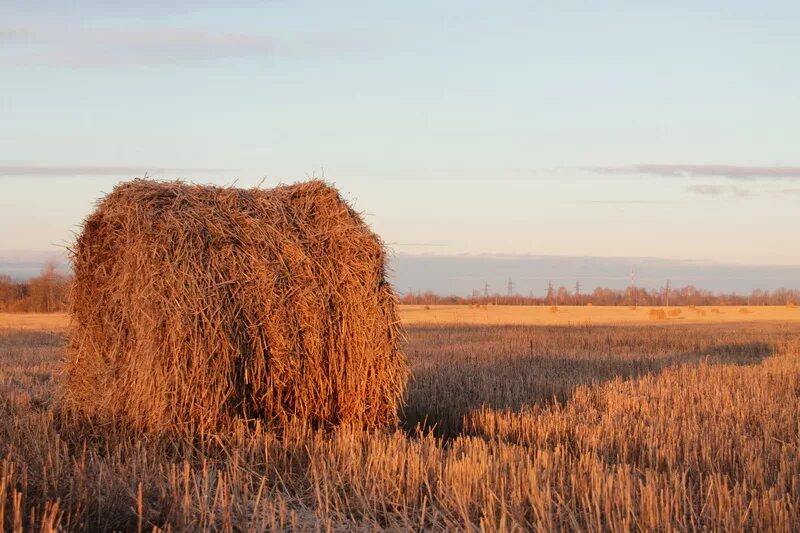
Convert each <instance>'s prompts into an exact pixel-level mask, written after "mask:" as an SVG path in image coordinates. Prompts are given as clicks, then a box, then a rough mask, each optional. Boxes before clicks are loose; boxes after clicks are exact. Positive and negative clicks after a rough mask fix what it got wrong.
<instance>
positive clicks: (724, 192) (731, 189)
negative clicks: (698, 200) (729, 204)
mask: <svg viewBox="0 0 800 533" xmlns="http://www.w3.org/2000/svg"><path fill="white" fill-rule="evenodd" d="M686 192H688V193H691V194H699V195H702V196H735V197H737V198H745V197H748V196H753V195H754V192H753V191H750V190H748V189H743V188H742V187H737V186H735V185H709V184H701V185H690V186H688V187H687V188H686Z"/></svg>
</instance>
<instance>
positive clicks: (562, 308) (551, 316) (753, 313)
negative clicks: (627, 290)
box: [400, 305, 800, 325]
mask: <svg viewBox="0 0 800 533" xmlns="http://www.w3.org/2000/svg"><path fill="white" fill-rule="evenodd" d="M658 310H664V312H665V313H666V315H667V316H666V317H665V318H664V319H663V322H664V323H680V324H705V323H726V322H772V321H778V322H800V311H798V308H797V307H793V306H782V305H781V306H777V305H776V306H751V307H744V308H741V310H743V311H742V312H740V308H739V307H720V306H714V307H699V306H698V307H691V308H690V307H642V306H638V307H635V308H629V307H626V306H570V305H559V306H557V307H555V306H552V307H551V306H524V305H481V306H469V305H429V306H425V305H403V306H400V318H401V319H402V321H403V323H405V324H487V325H489V324H494V325H511V324H516V325H570V324H594V325H601V324H646V323H648V322H652V320H653V318H652V315H651V311H655V312H658Z"/></svg>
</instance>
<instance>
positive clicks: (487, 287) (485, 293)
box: [483, 281, 489, 298]
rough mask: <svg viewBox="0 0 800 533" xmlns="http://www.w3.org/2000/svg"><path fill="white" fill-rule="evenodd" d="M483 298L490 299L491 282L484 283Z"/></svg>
mask: <svg viewBox="0 0 800 533" xmlns="http://www.w3.org/2000/svg"><path fill="white" fill-rule="evenodd" d="M483 297H484V298H488V297H489V282H488V281H485V282H483Z"/></svg>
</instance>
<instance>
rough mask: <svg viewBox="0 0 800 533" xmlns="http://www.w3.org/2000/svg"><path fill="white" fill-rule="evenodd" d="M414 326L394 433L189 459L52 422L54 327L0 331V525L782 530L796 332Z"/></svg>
mask: <svg viewBox="0 0 800 533" xmlns="http://www.w3.org/2000/svg"><path fill="white" fill-rule="evenodd" d="M433 311H435V310H430V311H429V310H420V311H416V310H409V309H404V310H403V318H404V320H406V321H407V322H410V323H411V324H410V325H408V326H407V328H406V329H407V331H406V335H407V341H406V346H405V350H406V352H407V354H408V357H409V360H410V363H411V368H412V372H413V378H412V381H411V383H410V387H409V391H408V398H407V405H406V407H405V409H404V410H403V413H402V415H401V424H402V427H401V428H398V430H396V431H389V432H385V431H364V430H360V429H355V428H347V427H343V428H339V429H337V430H334V431H330V432H324V431H319V430H312V429H310V428H309V427H307V426H304V425H302V424H296V425H294V426H291V427H290V428H289V429H287V430H285V431H284V432H283V433H282V434H280V435H277V434H274V433H272V432H269V431H267V430H265V429H264V428H263V427H261V426H259V425H258V424H255V425H251V427H247V428H246V427H244V426H242V427H240V428H239V429H236V430H234V431H232V432H230V433H226V434H221V435H209V436H208V437H207V438H204V439H198V440H197V441H195V442H191V443H190V442H183V443H180V442H178V443H176V442H175V441H160V440H157V439H154V438H143V437H141V436H139V435H135V434H131V433H130V432H128V431H125V430H122V429H120V428H112V427H93V428H86V427H76V426H75V424H74V423H73V422H72V421H70V420H68V419H65V418H64V417H62V416H60V415H59V412H58V409H57V404H58V402H57V397H58V394H59V393H58V391H59V388H60V382H61V375H60V371H61V368H62V358H63V355H64V346H65V342H66V338H65V335H64V333H63V329H62V330H61V331H59V330H58V328H59V327H61V328H63V326H64V325H65V322H64V319H63V317H49V321H48V320H45V319H43V318H42V317H35V316H28V317H27V321H20V320H21V319H20V318H15V320H17V321H16V322H12V324H13V326H14V328H13V329H12V328H8V327H6V328H5V329H2V330H0V457H2V467H1V468H0V472H1V473H0V522H1V523H3V524H4V526H5V527H6V528H8V529H15V528H16V529H18V530H19V529H22V528H25V529H26V530H33V529H39V530H42V531H48V530H54V529H58V528H61V529H66V530H98V529H99V530H112V529H117V530H137V529H141V530H151V529H153V528H155V527H157V528H160V529H166V530H175V531H189V530H192V531H197V530H210V529H215V530H224V531H235V530H252V531H258V530H264V529H284V530H309V529H311V530H314V529H322V530H342V531H344V530H348V531H349V530H359V529H360V530H374V529H403V530H408V529H411V530H420V529H429V530H439V531H444V530H453V529H479V528H481V529H485V530H520V529H536V530H540V531H552V530H557V529H566V530H574V531H579V530H580V531H584V530H590V531H606V530H618V531H619V530H642V531H647V530H654V529H659V530H742V529H758V530H770V531H793V530H797V527H798V526H797V524H798V523H800V482H799V481H798V480H800V356H799V355H798V354H800V323H798V322H797V321H789V320H784V321H782V322H755V321H751V322H749V323H747V322H742V318H743V315H744V314H742V315H739V313H738V309H736V310H728V309H724V311H725V314H724V315H722V316H729V315H735V316H736V319H738V320H737V322H738V323H736V324H726V323H721V322H720V323H709V324H681V323H675V324H674V325H673V326H671V327H663V325H662V324H655V323H648V324H624V325H602V326H601V325H591V324H589V325H587V324H583V325H572V326H554V325H550V326H547V325H538V326H533V325H505V326H489V325H485V324H414V323H413V322H414V320H415V319H411V318H409V317H410V316H413V315H414V313H419V314H423V313H428V312H433ZM492 311H495V310H494V309H492V310H490V311H489V312H490V313H491V312H492ZM522 311H529V310H528V309H525V310H521V311H520V312H522ZM544 311H545V312H546V311H548V310H547V308H545V309H544ZM592 311H597V309H592ZM734 311H735V312H734ZM465 312H467V311H465ZM617 312H619V313H622V314H625V313H628V312H630V313H633V311H629V310H628V309H626V308H623V309H619V310H618V311H617ZM684 312H685V313H686V311H684ZM760 312H761V310H758V309H756V310H754V311H753V313H750V314H748V315H747V317H746V318H751V317H753V316H759V313H760ZM780 312H781V313H785V314H789V313H790V312H797V311H795V310H793V309H788V308H787V309H781V310H780ZM797 313H798V314H800V312H797ZM710 314H711V313H708V314H706V316H705V317H709V316H710ZM543 316H546V315H543ZM0 319H2V320H4V321H6V324H8V323H9V322H8V317H7V316H3V317H0ZM642 322H647V320H642ZM34 326H36V327H38V328H39V329H32V328H33V327H34ZM21 327H27V328H28V329H20V328H21ZM48 329H49V330H51V331H46V330H48Z"/></svg>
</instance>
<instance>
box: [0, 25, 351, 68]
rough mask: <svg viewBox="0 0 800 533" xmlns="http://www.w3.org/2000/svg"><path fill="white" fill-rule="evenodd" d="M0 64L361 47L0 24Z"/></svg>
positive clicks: (313, 39) (97, 63)
mask: <svg viewBox="0 0 800 533" xmlns="http://www.w3.org/2000/svg"><path fill="white" fill-rule="evenodd" d="M0 45H2V47H0V64H6V65H23V66H29V65H43V66H50V65H59V66H71V67H109V66H126V65H167V64H181V63H194V62H206V61H215V60H225V59H236V58H247V57H269V56H274V55H279V54H287V53H293V52H303V51H304V50H305V51H308V50H313V51H320V50H342V49H346V48H352V47H355V46H356V42H355V41H354V39H352V38H349V37H346V36H340V35H335V34H331V35H305V36H301V37H298V38H296V39H292V40H290V39H279V38H276V37H274V36H272V35H267V34H263V33H235V32H215V31H207V30H193V29H186V28H169V27H160V26H146V27H140V28H127V27H125V28H116V27H85V26H83V27H82V26H79V25H78V26H65V25H55V26H52V25H50V26H47V25H40V24H35V25H30V24H29V25H24V24H18V25H4V26H2V25H0Z"/></svg>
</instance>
